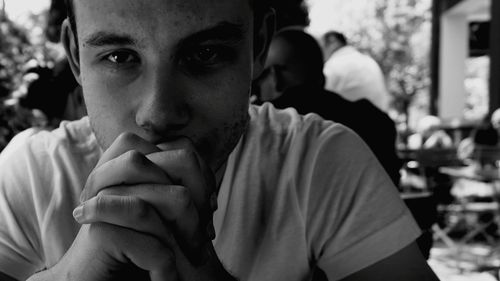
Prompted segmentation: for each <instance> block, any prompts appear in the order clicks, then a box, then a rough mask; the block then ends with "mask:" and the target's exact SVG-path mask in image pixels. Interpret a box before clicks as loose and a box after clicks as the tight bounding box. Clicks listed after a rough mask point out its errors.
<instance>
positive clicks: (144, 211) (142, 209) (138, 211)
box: [127, 197, 151, 220]
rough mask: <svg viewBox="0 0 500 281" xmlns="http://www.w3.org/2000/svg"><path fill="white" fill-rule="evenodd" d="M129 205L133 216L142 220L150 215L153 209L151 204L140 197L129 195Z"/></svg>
mask: <svg viewBox="0 0 500 281" xmlns="http://www.w3.org/2000/svg"><path fill="white" fill-rule="evenodd" d="M127 205H128V206H127V208H128V209H129V210H130V212H131V216H132V217H134V218H135V219H138V220H142V219H145V218H147V217H148V216H149V215H150V212H151V210H150V207H149V205H148V204H147V203H146V202H144V201H143V200H141V199H139V198H135V197H129V198H128V203H127Z"/></svg>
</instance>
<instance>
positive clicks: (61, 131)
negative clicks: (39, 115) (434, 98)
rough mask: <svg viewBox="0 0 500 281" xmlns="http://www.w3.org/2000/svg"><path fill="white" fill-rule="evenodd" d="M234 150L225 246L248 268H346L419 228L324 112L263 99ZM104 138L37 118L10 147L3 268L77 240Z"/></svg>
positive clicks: (256, 276)
mask: <svg viewBox="0 0 500 281" xmlns="http://www.w3.org/2000/svg"><path fill="white" fill-rule="evenodd" d="M249 112H250V116H251V122H250V125H249V129H248V131H247V132H246V134H245V135H244V136H243V137H242V138H241V139H240V142H239V143H238V145H237V147H236V148H235V149H234V151H233V152H232V153H231V155H230V157H229V159H228V165H227V169H226V171H225V175H224V178H223V181H222V184H221V187H220V191H219V196H218V205H219V209H218V210H217V211H216V212H215V214H214V225H215V230H216V234H217V237H216V239H215V240H214V241H213V243H214V246H215V249H216V251H217V253H218V256H219V258H220V260H221V261H222V263H223V264H224V265H225V267H226V269H228V271H229V272H231V273H232V274H233V275H235V276H236V277H237V278H238V279H240V280H259V281H262V280H273V281H275V280H308V279H309V278H310V277H311V267H312V266H314V265H315V264H317V265H318V266H319V267H321V268H322V269H323V271H325V273H326V275H327V276H328V279H329V280H331V281H333V280H338V279H341V278H343V277H345V276H347V275H349V274H351V273H353V272H356V271H358V270H360V269H362V268H364V267H367V266H369V265H371V264H373V263H375V262H377V261H379V260H381V259H383V258H385V257H387V256H389V255H391V254H393V253H395V252H396V251H398V250H400V249H402V248H403V247H405V246H407V245H408V244H409V243H411V242H412V241H414V239H415V238H416V237H418V235H419V234H420V230H419V229H418V226H417V225H416V223H415V222H414V220H413V218H412V217H411V215H410V213H409V211H408V210H407V208H406V207H405V205H404V203H403V202H402V201H401V199H400V198H399V194H398V193H397V190H396V188H394V186H392V183H391V181H390V179H389V177H388V176H387V175H386V174H385V173H384V171H383V169H382V167H381V166H380V165H379V164H378V162H377V161H376V159H375V158H374V156H373V155H372V154H371V152H370V151H369V149H368V148H367V146H366V145H365V144H364V143H363V142H362V141H361V140H360V138H359V137H357V136H356V135H355V134H354V133H352V132H351V131H350V130H348V129H346V128H345V127H343V126H342V125H339V124H335V123H333V122H329V121H328V122H327V121H323V120H321V119H320V118H319V117H318V116H317V115H313V114H309V115H306V116H305V117H304V116H300V115H298V114H297V113H296V112H295V111H294V110H292V109H288V110H284V111H278V110H276V109H274V108H272V106H270V105H269V104H266V105H264V106H262V107H255V106H252V107H251V108H250V110H249ZM101 154H102V152H101V149H100V148H99V147H98V145H97V143H96V140H95V137H94V135H93V134H92V133H91V130H90V127H89V121H88V119H87V118H84V119H82V120H80V121H76V122H64V123H62V124H61V126H60V128H58V129H57V130H54V131H53V132H36V131H34V130H28V131H26V132H24V133H22V134H21V135H18V136H17V137H16V138H15V139H14V140H13V141H12V142H11V144H10V145H9V146H8V147H7V148H6V150H5V151H4V152H3V153H2V154H1V155H0V272H4V273H6V274H9V275H11V276H13V277H16V278H18V279H19V280H24V279H25V278H27V277H28V276H30V275H32V274H33V273H34V272H36V271H37V270H40V269H43V268H50V267H51V266H53V265H54V264H55V263H57V261H58V260H59V259H60V258H61V257H62V255H63V254H64V253H65V252H66V250H67V249H68V248H69V247H70V245H71V243H72V241H73V240H74V238H75V236H76V234H77V232H78V229H79V225H78V224H77V223H76V222H75V221H74V219H73V217H72V210H73V209H74V208H75V207H76V206H77V203H78V197H79V194H80V192H81V190H82V187H83V185H84V183H85V180H86V177H87V176H88V174H89V173H90V171H91V169H92V168H93V167H94V165H95V164H96V163H97V161H98V159H99V157H100V155H101Z"/></svg>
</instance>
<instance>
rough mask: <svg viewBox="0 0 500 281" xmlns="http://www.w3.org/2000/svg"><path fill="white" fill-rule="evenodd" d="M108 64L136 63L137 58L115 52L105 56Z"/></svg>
mask: <svg viewBox="0 0 500 281" xmlns="http://www.w3.org/2000/svg"><path fill="white" fill-rule="evenodd" d="M104 59H105V60H107V61H108V62H110V63H114V64H126V63H134V62H137V57H136V56H135V55H134V54H131V53H130V52H125V51H117V52H113V53H111V54H109V55H107V56H106V57H105V58H104Z"/></svg>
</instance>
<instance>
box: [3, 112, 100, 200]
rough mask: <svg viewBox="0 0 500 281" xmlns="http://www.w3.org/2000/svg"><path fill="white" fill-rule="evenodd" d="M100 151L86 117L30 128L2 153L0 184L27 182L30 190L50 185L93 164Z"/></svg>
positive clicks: (10, 187)
mask: <svg viewBox="0 0 500 281" xmlns="http://www.w3.org/2000/svg"><path fill="white" fill-rule="evenodd" d="M100 153H101V152H100V149H99V146H98V145H97V142H96V140H95V137H94V135H93V133H92V132H91V130H90V126H89V122H88V119H87V118H83V119H81V120H78V121H73V122H62V123H61V125H60V126H59V128H57V129H55V130H53V131H47V130H40V129H34V128H32V129H28V130H26V131H24V132H22V133H20V134H18V135H16V136H15V137H14V138H13V139H12V140H11V141H10V143H9V144H8V145H7V147H6V148H5V149H4V151H2V153H1V154H0V188H2V189H12V186H13V185H16V186H26V190H25V191H29V190H31V191H30V192H35V190H34V189H38V188H48V187H49V186H52V185H51V184H50V183H51V182H53V181H55V180H56V179H57V178H58V177H59V178H60V177H61V176H63V175H65V174H68V173H69V174H75V173H77V172H78V173H80V172H82V168H84V167H86V166H91V165H92V162H93V161H94V160H93V159H97V158H98V157H99V155H100ZM56 175H58V177H56ZM9 192H10V191H9Z"/></svg>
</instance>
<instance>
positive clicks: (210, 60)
mask: <svg viewBox="0 0 500 281" xmlns="http://www.w3.org/2000/svg"><path fill="white" fill-rule="evenodd" d="M218 58H219V50H218V48H215V47H201V48H198V49H196V50H194V51H193V52H192V53H191V54H188V56H187V57H186V60H187V62H190V63H199V64H204V65H210V64H214V63H216V62H217V59H218Z"/></svg>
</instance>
